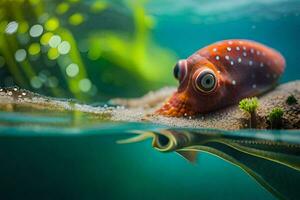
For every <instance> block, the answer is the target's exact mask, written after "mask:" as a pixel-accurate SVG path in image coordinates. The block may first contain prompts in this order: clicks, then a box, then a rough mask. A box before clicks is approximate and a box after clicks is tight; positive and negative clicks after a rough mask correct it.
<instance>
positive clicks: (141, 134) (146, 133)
mask: <svg viewBox="0 0 300 200" xmlns="http://www.w3.org/2000/svg"><path fill="white" fill-rule="evenodd" d="M131 133H136V134H138V135H137V136H134V137H130V138H127V139H122V140H118V141H117V144H129V143H136V142H141V141H144V140H147V139H149V138H154V137H155V134H154V133H153V132H150V131H139V130H135V131H131Z"/></svg>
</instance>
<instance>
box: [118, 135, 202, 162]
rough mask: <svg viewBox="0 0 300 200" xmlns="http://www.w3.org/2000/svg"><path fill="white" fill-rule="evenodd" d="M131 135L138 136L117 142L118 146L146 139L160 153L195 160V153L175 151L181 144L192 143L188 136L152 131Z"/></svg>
mask: <svg viewBox="0 0 300 200" xmlns="http://www.w3.org/2000/svg"><path fill="white" fill-rule="evenodd" d="M131 133H134V134H138V135H137V136H134V137H131V138H127V139H122V140H118V141H117V143H118V144H129V143H136V142H141V141H144V140H146V139H149V138H151V139H152V146H153V147H154V148H155V149H157V150H158V151H161V152H172V151H175V152H177V153H178V154H179V155H180V156H181V157H183V158H184V159H185V160H187V161H189V162H191V163H195V162H196V160H197V154H198V152H197V151H194V150H191V151H187V150H186V151H177V150H176V149H180V147H181V146H182V145H183V144H186V143H189V142H191V141H193V139H192V138H191V137H190V136H191V135H190V134H182V135H173V134H172V132H170V131H168V130H160V131H158V132H152V131H138V130H135V131H131Z"/></svg>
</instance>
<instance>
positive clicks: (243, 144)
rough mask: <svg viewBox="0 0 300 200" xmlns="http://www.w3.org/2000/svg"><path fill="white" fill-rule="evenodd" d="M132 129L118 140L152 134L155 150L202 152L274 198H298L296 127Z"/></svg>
mask: <svg viewBox="0 0 300 200" xmlns="http://www.w3.org/2000/svg"><path fill="white" fill-rule="evenodd" d="M134 133H137V134H138V136H136V137H133V138H129V139H125V140H121V141H119V143H131V142H139V141H141V140H145V139H147V138H152V146H153V147H154V148H155V149H157V150H158V151H160V152H174V151H175V152H177V153H178V154H180V155H181V156H182V157H184V158H185V159H187V160H189V161H190V162H195V161H196V158H197V153H198V152H206V153H209V154H212V155H215V156H217V157H220V158H222V159H224V160H225V161H227V162H229V163H232V164H233V165H235V166H238V167H239V168H241V169H242V170H244V171H245V172H246V173H247V174H249V175H250V176H251V177H253V178H254V179H255V180H256V181H257V182H258V183H259V184H261V185H262V186H263V187H264V188H265V189H267V190H268V191H269V192H271V193H272V194H273V195H274V196H276V197H277V198H279V199H295V200H296V199H299V196H300V190H299V189H298V188H299V186H300V185H299V183H300V143H299V141H300V135H299V132H297V131H290V132H288V131H286V132H280V131H277V132H274V133H270V132H267V131H258V130H252V131H251V130H247V131H244V132H236V131H224V130H213V129H183V128H169V129H162V130H156V131H134Z"/></svg>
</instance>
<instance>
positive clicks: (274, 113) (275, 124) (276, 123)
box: [268, 107, 283, 129]
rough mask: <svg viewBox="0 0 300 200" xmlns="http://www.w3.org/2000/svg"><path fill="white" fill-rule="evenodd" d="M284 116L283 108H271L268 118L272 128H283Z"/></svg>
mask: <svg viewBox="0 0 300 200" xmlns="http://www.w3.org/2000/svg"><path fill="white" fill-rule="evenodd" d="M282 116H283V110H282V108H279V107H276V108H273V109H272V110H271V112H270V113H269V115H268V120H269V122H270V125H271V129H279V128H281V126H282Z"/></svg>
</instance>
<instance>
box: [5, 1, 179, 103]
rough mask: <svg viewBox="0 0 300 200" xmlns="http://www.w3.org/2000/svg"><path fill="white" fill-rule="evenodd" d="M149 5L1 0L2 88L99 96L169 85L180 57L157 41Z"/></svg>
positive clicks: (87, 97)
mask: <svg viewBox="0 0 300 200" xmlns="http://www.w3.org/2000/svg"><path fill="white" fill-rule="evenodd" d="M145 3H146V2H145V1H133V0H127V1H126V0H123V1H105V0H93V1H80V0H66V1H59V0H54V1H53V0H43V1H42V0H2V1H1V2H0V86H12V85H18V86H19V87H22V88H26V89H29V90H33V91H36V92H38V93H42V94H45V95H50V96H56V97H65V98H70V97H71V98H77V99H79V100H84V101H99V100H107V99H109V98H111V97H116V96H124V97H129V96H137V95H141V94H142V93H145V92H146V91H148V90H151V89H156V88H158V87H161V86H163V85H165V84H169V83H171V82H172V76H171V75H170V74H171V73H170V72H171V68H172V67H173V64H174V62H175V60H176V56H175V54H174V53H172V52H171V51H170V50H167V49H164V48H162V47H160V46H159V45H158V44H156V43H155V41H153V39H152V37H151V30H152V29H153V28H154V26H155V20H154V19H153V18H152V17H151V16H149V15H147V13H146V11H145V8H144V7H145Z"/></svg>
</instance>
